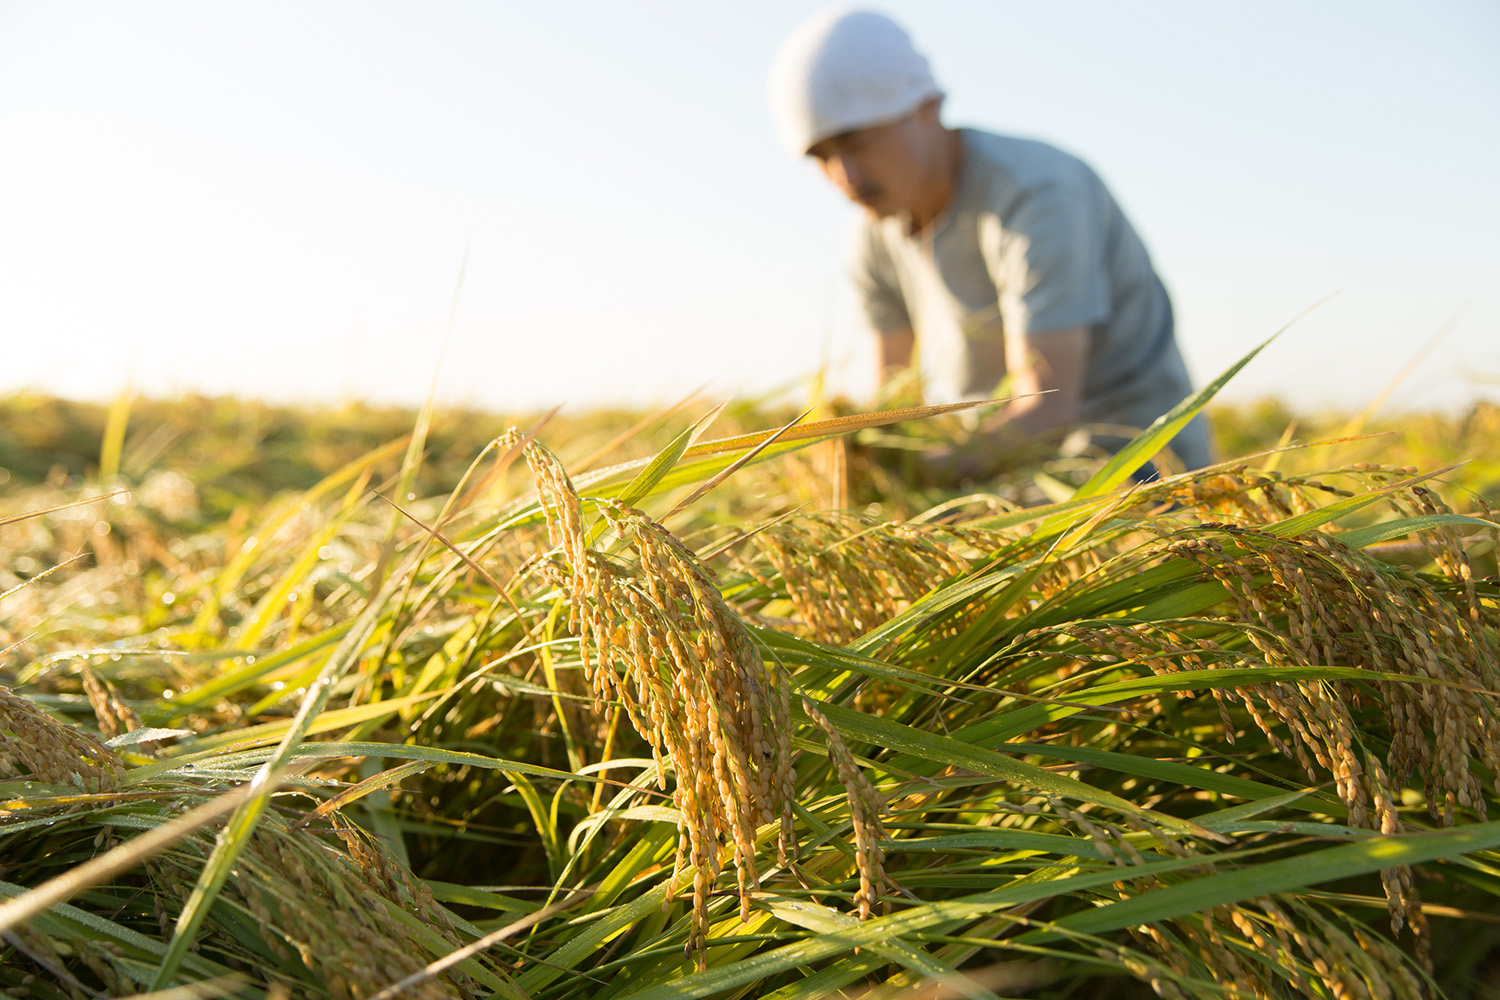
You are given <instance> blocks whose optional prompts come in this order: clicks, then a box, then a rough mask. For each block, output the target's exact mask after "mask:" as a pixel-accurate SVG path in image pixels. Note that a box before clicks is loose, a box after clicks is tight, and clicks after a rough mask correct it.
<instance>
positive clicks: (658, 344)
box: [0, 0, 1500, 410]
mask: <svg viewBox="0 0 1500 1000" xmlns="http://www.w3.org/2000/svg"><path fill="white" fill-rule="evenodd" d="M822 6H823V5H822V4H819V3H804V2H796V0H772V2H763V3H758V4H753V5H752V4H737V5H733V6H730V5H721V4H706V3H688V2H674V3H668V2H631V3H617V2H610V3H604V2H590V3H577V2H575V3H535V2H533V3H527V4H524V5H523V4H512V3H499V2H494V3H477V2H448V3H420V4H419V3H415V2H413V3H406V4H394V3H373V2H364V0H362V2H350V0H339V2H335V0H321V2H318V3H301V2H280V0H278V2H266V0H257V2H254V3H251V2H242V3H227V2H220V3H200V2H176V3H165V2H138V0H114V2H108V3H80V2H68V0H47V2H43V0H25V2H21V0H0V392H5V391H9V390H13V389H16V388H20V387H25V386H30V387H39V388H43V389H46V390H50V391H53V392H58V393H62V394H65V395H72V396H81V397H95V398H107V397H109V396H111V395H113V394H114V393H115V392H117V391H118V390H119V389H120V388H121V387H122V386H123V385H125V384H126V383H127V382H128V383H129V384H131V385H133V386H134V387H135V388H136V389H137V390H139V391H144V392H148V393H153V394H170V393H175V392H179V391H188V390H194V391H203V392H210V393H236V394H240V395H249V396H261V397H266V398H272V399H306V398H317V399H327V400H338V399H345V398H352V397H357V398H365V399H374V400H395V401H402V402H412V401H416V400H420V399H421V398H422V397H423V396H424V395H425V394H426V392H427V388H428V384H429V382H430V380H431V377H432V373H433V371H434V368H435V366H436V365H437V362H438V355H439V345H440V343H441V341H442V335H443V330H444V329H445V327H446V325H447V318H448V314H449V307H450V302H451V300H452V294H453V289H454V286H455V283H456V281H457V279H458V274H459V269H460V262H461V261H462V259H463V256H464V250H465V246H468V248H469V258H468V270H467V275H466V279H465V284H464V288H463V291H462V295H461V297H460V298H459V301H458V304H457V311H456V314H455V319H454V325H453V334H452V339H451V341H450V344H449V348H448V354H447V358H446V361H445V362H444V364H443V369H442V373H441V375H440V377H439V382H438V384H439V388H440V393H441V396H442V399H443V400H444V401H446V402H450V403H474V404H478V405H482V406H486V407H489V408H493V409H499V410H514V409H529V408H535V407H540V406H551V405H553V404H556V403H559V402H565V403H568V404H570V406H571V407H574V408H577V407H583V406H588V405H591V404H593V403H595V402H599V401H605V400H611V401H623V402H629V403H635V404H642V403H651V402H658V401H667V400H671V399H674V398H676V397H677V396H679V395H681V394H683V393H686V392H687V391H689V390H691V389H693V388H695V387H697V386H699V385H704V384H708V385H709V386H710V390H711V391H712V392H713V393H714V394H716V395H719V396H724V395H729V394H740V395H748V394H754V393H758V392H762V391H766V390H769V389H772V388H775V387H782V386H788V385H791V386H796V385H798V384H800V380H802V379H803V378H804V377H805V376H807V375H808V374H809V373H811V372H812V371H814V370H815V369H816V368H817V367H818V366H819V365H820V364H821V363H822V360H823V359H824V358H827V360H828V363H829V364H830V366H831V368H832V371H833V375H834V377H835V380H836V382H837V383H838V384H841V385H843V386H845V387H847V388H848V389H849V390H850V391H851V392H853V393H855V394H856V395H866V394H867V393H868V390H869V388H870V385H871V378H872V373H871V370H870V369H871V364H872V362H871V360H870V359H871V351H870V345H869V344H868V342H867V338H866V337H865V336H864V335H863V334H862V333H861V332H860V331H858V330H857V329H856V328H855V324H854V320H853V316H852V312H851V309H850V305H849V301H848V298H847V292H846V290H845V287H844V282H843V261H844V254H845V247H846V245H847V241H848V235H849V229H850V227H851V226H852V224H853V222H854V219H855V214H854V213H855V210H854V209H853V208H852V207H850V206H846V205H845V204H843V203H842V201H841V199H840V197H839V196H838V195H837V194H836V193H835V192H834V191H833V189H832V188H831V187H829V186H828V185H827V183H826V182H824V181H823V180H822V179H821V177H819V176H818V175H817V173H816V171H815V170H814V169H813V168H812V167H811V166H810V165H808V164H806V163H800V162H797V161H793V160H790V159H788V158H786V157H785V156H784V155H782V153H781V152H780V150H779V149H778V147H777V146H776V143H775V141H774V136H773V132H772V128H771V124H770V121H769V118H768V115H767V111H766V100H765V75H766V69H767V66H768V64H769V62H770V59H771V56H772V53H773V52H774V50H775V48H776V45H777V44H778V42H779V41H780V39H781V38H782V36H783V35H784V34H785V33H786V32H787V31H789V30H790V29H791V28H792V27H793V26H794V25H795V24H796V23H797V22H799V21H800V20H801V19H803V18H804V17H806V16H808V15H809V14H811V13H813V12H815V11H816V10H818V9H820V8H821V7H822ZM878 8H879V9H883V10H885V11H887V12H889V13H891V14H892V15H894V16H895V17H896V18H897V19H898V20H901V21H902V22H903V23H904V24H905V25H906V26H907V27H908V29H909V30H910V32H911V33H912V36H913V38H914V39H915V41H916V43H917V45H918V47H919V48H920V49H922V50H923V51H924V52H925V53H926V54H927V55H928V56H929V57H930V59H931V61H932V64H933V67H934V71H935V73H936V75H937V77H938V80H939V82H940V83H941V84H942V85H943V86H944V87H945V88H946V89H947V91H948V94H949V100H948V105H947V112H948V113H947V115H946V117H947V119H948V120H949V122H950V123H951V124H967V125H979V126H983V127H988V128H992V129H994V130H996V131H1002V132H1011V133H1015V134H1020V135H1028V136H1033V137H1038V138H1043V139H1046V140H1049V141H1051V142H1054V143H1056V144H1057V145H1060V146H1062V147H1064V148H1066V149H1069V150H1071V151H1073V152H1075V153H1078V154H1080V155H1082V156H1083V157H1084V158H1085V159H1087V160H1089V161H1090V162H1091V163H1092V164H1093V166H1094V167H1095V168H1096V169H1097V170H1098V171H1099V173H1100V174H1101V175H1102V176H1103V177H1104V178H1105V180H1106V181H1107V182H1108V183H1109V184H1110V186H1111V187H1112V188H1113V190H1114V192H1115V194H1116V196H1117V198H1118V199H1119V200H1120V202H1121V203H1122V205H1124V207H1125V209H1126V211H1127V213H1128V214H1129V215H1130V216H1131V218H1132V220H1133V221H1134V223H1135V225H1136V227H1137V229H1138V230H1139V231H1140V232H1141V234H1142V236H1143V237H1144V238H1145V240H1146V243H1147V245H1148V247H1149V248H1150V249H1151V251H1152V253H1153V256H1154V257H1155V259H1156V262H1157V265H1158V268H1159V270H1160V271H1161V273H1162V274H1163V276H1164V278H1165V279H1166V281H1167V283H1168V287H1169V288H1170V290H1171V291H1172V293H1173V296H1174V301H1175V303H1176V306H1177V310H1178V318H1179V337H1180V340H1181V342H1182V345H1183V350H1184V353H1185V354H1186V356H1187V358H1188V362H1189V366H1190V367H1191V369H1192V370H1193V372H1194V374H1195V375H1196V376H1197V378H1198V379H1199V380H1200V381H1202V380H1205V379H1207V378H1210V377H1212V376H1213V375H1215V374H1217V373H1218V371H1220V370H1222V369H1223V368H1224V367H1226V366H1227V365H1228V364H1230V363H1231V362H1232V361H1233V360H1234V359H1235V358H1237V357H1238V356H1239V355H1240V354H1242V353H1243V352H1244V351H1246V350H1248V349H1249V348H1250V347H1251V346H1253V345H1254V344H1255V343H1258V342H1259V341H1260V340H1262V339H1264V338H1265V337H1266V336H1269V335H1270V334H1271V333H1273V332H1274V331H1275V330H1276V329H1277V328H1278V327H1280V326H1281V325H1283V324H1284V323H1285V322H1286V321H1288V320H1290V319H1291V318H1292V317H1293V316H1295V315H1297V314H1298V313H1300V312H1301V311H1302V310H1303V309H1305V308H1306V307H1308V306H1310V305H1312V304H1313V303H1315V302H1317V301H1318V300H1320V299H1323V298H1324V297H1325V296H1328V295H1329V294H1331V293H1338V295H1337V297H1336V298H1335V299H1334V300H1333V301H1331V302H1330V303H1328V304H1327V305H1325V306H1323V307H1322V308H1321V309H1319V310H1318V311H1316V312H1315V313H1314V314H1313V315H1312V316H1310V317H1308V318H1307V319H1305V320H1303V321H1301V322H1300V323H1299V324H1298V325H1297V326H1296V327H1294V328H1293V329H1292V330H1291V331H1290V332H1289V333H1288V334H1287V335H1286V336H1285V337H1283V338H1282V340H1281V341H1279V342H1278V343H1277V344H1276V345H1274V346H1273V347H1272V348H1271V349H1270V350H1268V351H1267V352H1266V353H1265V354H1264V355H1262V357H1261V358H1260V359H1258V360H1257V361H1256V362H1255V363H1254V365H1252V367H1251V368H1250V369H1247V370H1246V372H1244V373H1243V374H1242V375H1241V377H1240V378H1239V379H1238V380H1237V383H1236V384H1235V385H1234V386H1233V387H1232V389H1231V390H1230V393H1229V394H1230V395H1231V396H1234V397H1237V398H1246V397H1254V396H1258V395H1263V394H1267V393H1270V392H1280V393H1281V394H1282V395H1284V396H1285V397H1287V398H1289V399H1293V400H1299V401H1302V402H1304V403H1305V404H1306V405H1309V406H1314V405H1321V404H1324V403H1331V404H1335V405H1341V406H1357V405H1361V404H1363V403H1365V402H1367V401H1368V400H1370V399H1371V398H1373V397H1374V396H1375V394H1376V393H1377V392H1378V391H1379V389H1380V388H1381V386H1382V385H1383V384H1384V383H1385V382H1386V381H1387V380H1388V379H1390V378H1391V377H1393V376H1394V375H1395V374H1396V373H1397V372H1398V371H1399V370H1400V369H1401V368H1402V366H1403V365H1404V364H1405V363H1406V362H1407V361H1408V360H1409V359H1410V358H1411V357H1412V356H1413V355H1414V354H1415V352H1416V351H1417V349H1418V348H1419V347H1420V346H1421V345H1422V344H1423V343H1424V342H1425V341H1426V340H1427V339H1428V338H1429V337H1430V336H1431V335H1432V334H1433V333H1434V332H1435V331H1436V330H1437V329H1438V328H1439V327H1440V326H1441V325H1442V324H1443V322H1444V321H1445V320H1446V319H1447V318H1449V317H1450V315H1452V314H1454V313H1456V312H1458V311H1459V310H1461V309H1465V310H1466V311H1465V312H1464V313H1463V315H1462V318H1461V319H1460V320H1459V322H1458V323H1457V325H1456V327H1455V328H1454V329H1453V330H1452V332H1451V333H1449V334H1448V335H1447V337H1446V339H1444V340H1443V341H1442V343H1441V344H1440V345H1439V346H1438V347H1437V348H1436V350H1435V351H1434V352H1433V354H1432V355H1431V356H1430V357H1429V358H1428V359H1427V360H1426V361H1425V362H1424V363H1423V364H1422V366H1421V367H1420V369H1419V370H1418V371H1417V373H1416V375H1414V376H1413V377H1412V378H1411V379H1410V380H1409V381H1408V382H1407V383H1406V384H1405V386H1404V387H1403V388H1402V389H1401V390H1400V392H1399V393H1398V394H1397V396H1396V398H1395V404H1396V405H1398V406H1400V405H1404V406H1412V407H1420V406H1430V405H1455V406H1460V405H1464V404H1465V403H1467V402H1469V401H1472V400H1473V399H1475V398H1477V397H1480V396H1485V397H1488V398H1500V183H1497V180H1496V176H1497V173H1500V58H1497V57H1496V53H1497V52H1500V5H1496V4H1494V3H1493V2H1490V0H1472V2H1461V0H1453V2H1447V3H1427V4H1422V5H1417V4H1410V3H1400V4H1398V3H1356V2H1345V0H1337V2H1334V0H1330V2H1322V3H1306V2H1291V0H1267V2H1259V3H1255V4H1227V3H1202V2H1190V0H1159V2H1108V0H1093V2H1086V3H1046V4H1042V3H1031V4H1020V3H1010V2H984V3H959V2H948V3H943V2H906V0H894V2H888V3H884V4H880V5H878Z"/></svg>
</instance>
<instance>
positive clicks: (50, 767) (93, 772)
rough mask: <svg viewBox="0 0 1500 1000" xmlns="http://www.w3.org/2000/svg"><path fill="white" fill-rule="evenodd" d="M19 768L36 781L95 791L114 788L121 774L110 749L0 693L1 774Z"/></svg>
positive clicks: (7, 690) (10, 694)
mask: <svg viewBox="0 0 1500 1000" xmlns="http://www.w3.org/2000/svg"><path fill="white" fill-rule="evenodd" d="M18 767H19V768H21V769H24V770H25V772H26V773H29V774H30V775H31V776H32V777H34V778H36V779H37V780H38V781H45V782H48V783H50V784H54V785H74V786H79V787H83V788H91V789H94V790H97V791H110V790H112V789H114V788H116V787H117V786H118V785H119V783H120V775H121V773H122V772H123V770H124V764H123V762H122V761H121V760H120V757H119V755H118V754H116V753H115V752H114V751H113V750H111V749H110V748H109V747H107V746H105V745H104V744H103V743H100V742H99V741H98V740H96V739H94V737H92V736H90V735H89V734H88V733H85V732H83V731H81V730H79V729H75V728H74V727H72V726H67V725H64V724H62V723H61V722H58V721H56V720H54V719H53V718H52V717H51V716H49V715H47V713H45V712H43V711H42V710H41V709H40V708H37V707H36V706H35V705H33V704H32V703H31V701H30V700H28V699H26V698H23V697H21V696H20V695H18V694H15V693H14V692H12V691H11V690H10V688H5V687H0V772H9V773H16V771H17V770H18Z"/></svg>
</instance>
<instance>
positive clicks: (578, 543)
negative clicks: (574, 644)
mask: <svg viewBox="0 0 1500 1000" xmlns="http://www.w3.org/2000/svg"><path fill="white" fill-rule="evenodd" d="M517 440H519V438H517ZM525 454H526V461H527V465H528V467H529V468H530V469H531V473H532V478H533V480H534V481H535V484H536V490H537V495H538V497H539V499H540V502H541V506H542V511H543V515H544V516H545V518H546V520H547V530H548V538H549V540H550V541H551V543H552V544H553V545H554V546H555V547H556V554H555V558H557V559H559V560H560V561H561V562H562V564H563V565H560V566H558V567H557V574H556V577H557V580H558V583H559V584H560V585H561V586H562V587H563V588H564V590H565V591H567V592H568V595H569V599H570V610H569V616H568V627H569V629H570V630H571V631H572V632H573V633H574V634H575V635H577V636H578V639H579V646H580V658H581V660H582V663H583V667H584V673H585V675H586V678H587V680H588V683H589V685H590V688H591V689H592V691H593V693H594V696H595V698H596V699H597V700H598V701H599V702H601V703H602V702H604V701H606V700H618V701H619V702H620V703H621V704H622V706H623V707H624V708H625V710H626V715H627V716H628V717H629V719H630V723H631V725H632V726H634V727H635V730H636V732H638V733H639V734H640V735H641V737H642V738H643V739H645V740H646V742H647V743H648V744H650V746H651V752H652V756H653V758H654V760H655V762H656V768H657V781H658V783H659V784H661V785H662V786H663V787H665V785H666V771H667V766H666V765H667V761H669V760H670V761H671V765H672V770H673V772H674V777H675V782H674V786H673V790H672V800H673V804H674V805H675V806H676V807H677V809H678V811H679V813H680V815H681V817H682V819H681V827H680V832H679V839H678V848H677V862H676V869H677V871H678V873H679V874H681V873H682V872H683V871H684V869H685V870H689V871H691V872H692V873H693V926H692V928H691V930H690V932H689V935H688V941H687V950H688V951H689V952H696V953H697V955H698V964H699V966H700V967H702V966H703V965H704V964H705V963H704V958H703V952H704V949H705V948H706V946H707V933H708V895H709V892H710V891H711V889H712V883H713V880H714V879H715V878H716V877H717V876H718V874H719V868H720V860H719V858H720V855H721V852H722V851H723V850H725V849H729V850H730V851H731V852H732V857H733V860H734V865H735V871H736V875H737V881H738V887H739V896H740V916H741V919H743V920H749V918H750V894H751V893H752V892H754V891H756V890H758V889H759V888H760V872H759V869H758V867H757V865H756V834H757V830H758V828H759V827H760V825H761V824H763V823H767V822H770V821H771V820H772V819H775V818H777V817H779V818H780V820H781V835H780V837H779V848H780V852H781V854H782V855H783V856H784V854H785V851H786V850H787V849H788V848H789V847H790V848H791V849H793V850H794V849H795V842H794V838H793V835H792V822H791V800H792V796H793V795H794V794H795V787H794V783H793V780H792V778H791V773H792V772H791V743H790V739H789V736H788V731H789V729H790V722H789V718H788V716H789V708H788V706H789V701H788V696H787V694H786V689H787V688H788V686H789V684H790V681H789V680H787V679H784V678H780V679H778V678H776V677H774V676H773V674H772V672H771V671H770V670H769V669H768V668H767V666H766V663H765V661H764V659H763V658H762V657H761V654H760V652H759V651H758V650H757V649H756V647H755V645H754V643H752V642H751V640H750V636H749V634H748V633H747V632H746V631H745V627H744V625H743V624H742V623H741V622H740V620H739V618H738V617H737V616H736V615H735V614H734V612H733V611H731V610H730V608H729V606H728V605H727V604H725V602H724V598H723V596H722V595H721V594H720V593H719V589H718V586H717V584H716V582H715V580H714V578H713V575H712V573H711V572H710V571H709V570H708V569H707V568H706V567H704V566H703V565H701V564H700V563H699V561H698V559H697V558H696V557H695V556H694V555H693V553H692V552H691V551H689V550H688V548H687V547H686V546H685V545H683V544H682V542H681V541H680V540H678V539H677V538H676V536H674V535H673V534H672V533H671V532H670V531H668V530H667V529H666V528H664V527H663V526H662V525H660V524H658V523H657V522H656V521H653V520H652V519H651V518H650V517H648V516H646V515H645V514H644V513H642V512H641V511H639V510H637V509H635V508H634V507H630V506H627V505H625V504H623V503H620V502H618V501H610V502H607V503H602V502H601V503H599V504H598V509H599V513H600V516H602V517H603V518H605V519H606V520H607V521H608V522H609V524H610V526H611V528H612V529H613V533H614V535H615V536H617V537H618V538H619V540H620V541H621V542H622V543H623V544H625V545H627V546H628V548H629V549H630V550H633V551H634V553H635V555H636V557H637V558H636V560H635V561H634V563H628V562H627V561H625V560H623V559H619V558H614V559H609V560H606V559H605V558H603V556H602V555H601V554H600V553H598V552H595V551H593V550H592V549H591V548H589V546H588V541H587V537H588V536H587V535H586V533H585V532H584V530H583V523H582V513H581V511H582V506H581V504H580V501H579V497H578V494H577V492H576V490H575V489H574V487H573V484H572V481H571V480H570V479H569V478H568V476H567V473H566V471H565V470H564V469H563V467H562V464H561V463H560V462H558V460H557V458H556V457H555V456H554V455H552V453H551V452H549V451H547V449H545V448H543V447H542V446H541V445H539V444H535V443H532V444H529V445H527V446H526V450H525ZM684 856H686V859H687V860H686V865H685V866H684V864H683V859H684Z"/></svg>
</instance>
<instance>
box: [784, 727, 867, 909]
mask: <svg viewBox="0 0 1500 1000" xmlns="http://www.w3.org/2000/svg"><path fill="white" fill-rule="evenodd" d="M802 710H803V711H804V712H806V713H807V717H808V718H809V719H811V720H812V721H813V722H815V723H817V726H818V728H819V729H821V730H823V735H824V736H825V737H827V739H828V757H829V759H830V760H832V761H833V767H834V770H835V771H836V772H837V773H838V776H839V784H841V785H843V786H844V795H845V797H846V798H848V800H849V813H850V816H851V817H852V819H853V822H854V867H855V869H856V870H857V871H858V872H859V891H858V892H856V893H855V894H854V904H855V906H857V907H858V908H859V919H861V920H868V919H869V918H870V914H871V913H872V912H873V908H874V906H875V904H876V903H878V902H879V901H880V885H881V883H883V882H885V881H886V876H885V852H884V851H883V850H882V849H881V846H880V845H881V844H882V843H884V842H885V826H884V825H883V824H882V823H881V816H882V815H883V814H884V813H885V800H884V799H883V798H881V796H880V792H878V791H877V790H876V789H875V786H874V785H872V784H870V779H869V778H867V777H865V773H864V772H863V771H861V770H860V769H859V765H857V764H855V763H854V755H853V754H851V753H850V752H849V747H848V746H847V745H846V744H845V743H844V738H843V737H842V736H840V735H839V733H838V730H837V729H834V728H833V723H831V722H829V721H828V716H826V715H824V714H823V713H822V712H820V711H818V709H817V708H816V707H815V706H814V705H813V703H812V702H811V701H809V700H808V699H807V698H803V699H802Z"/></svg>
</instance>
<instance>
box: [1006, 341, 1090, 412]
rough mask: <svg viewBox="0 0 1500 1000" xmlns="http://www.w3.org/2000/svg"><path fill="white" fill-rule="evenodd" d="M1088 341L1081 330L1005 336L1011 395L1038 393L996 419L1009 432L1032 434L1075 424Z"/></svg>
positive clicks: (1014, 402) (1086, 360)
mask: <svg viewBox="0 0 1500 1000" xmlns="http://www.w3.org/2000/svg"><path fill="white" fill-rule="evenodd" d="M1089 340H1090V334H1089V330H1088V327H1083V326H1077V327H1072V328H1071V329H1067V330H1052V331H1049V332H1047V333H1043V334H1013V333H1011V332H1010V331H1006V335H1005V367H1006V370H1007V371H1009V372H1010V373H1011V374H1012V382H1011V391H1012V392H1013V393H1015V394H1016V395H1018V396H1020V395H1023V394H1025V393H1044V394H1043V395H1039V396H1026V397H1025V398H1022V399H1017V400H1015V401H1013V402H1012V403H1010V405H1008V406H1007V407H1005V409H1003V410H1002V411H1001V413H1002V414H1003V415H1004V417H1005V422H1006V424H1007V425H1008V426H1009V427H1011V428H1013V429H1015V430H1018V431H1021V432H1023V433H1025V434H1037V433H1040V432H1041V431H1046V430H1051V429H1052V428H1054V427H1060V426H1063V425H1065V424H1071V423H1076V422H1077V421H1078V414H1079V406H1080V404H1081V402H1082V399H1083V374H1084V370H1085V369H1086V368H1087V366H1088V360H1089ZM1046 390H1052V391H1050V392H1048V391H1046Z"/></svg>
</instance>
